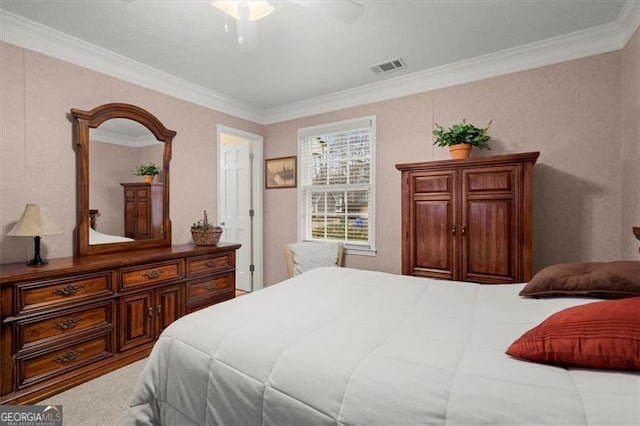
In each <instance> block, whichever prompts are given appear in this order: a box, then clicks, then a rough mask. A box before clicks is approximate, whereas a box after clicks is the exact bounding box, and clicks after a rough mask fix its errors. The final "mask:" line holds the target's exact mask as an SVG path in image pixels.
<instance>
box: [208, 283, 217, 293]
mask: <svg viewBox="0 0 640 426" xmlns="http://www.w3.org/2000/svg"><path fill="white" fill-rule="evenodd" d="M215 289H216V285H215V284H214V283H207V290H209V291H211V290H215Z"/></svg>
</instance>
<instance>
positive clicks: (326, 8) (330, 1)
mask: <svg viewBox="0 0 640 426" xmlns="http://www.w3.org/2000/svg"><path fill="white" fill-rule="evenodd" d="M289 1H290V2H292V3H296V4H299V5H300V6H304V7H306V8H307V9H310V10H313V11H316V12H319V13H323V14H325V15H329V16H332V17H334V18H336V19H339V20H340V21H343V22H346V23H347V24H354V23H355V22H356V21H357V20H358V19H359V18H360V16H362V12H364V5H361V4H360V3H356V2H355V1H351V0H325V1H309V0H307V1H304V0H289Z"/></svg>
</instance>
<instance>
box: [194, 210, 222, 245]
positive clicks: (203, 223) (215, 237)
mask: <svg viewBox="0 0 640 426" xmlns="http://www.w3.org/2000/svg"><path fill="white" fill-rule="evenodd" d="M221 235H222V228H221V227H219V226H216V225H213V224H211V223H210V222H209V219H208V218H207V211H206V210H205V211H204V217H203V219H200V220H198V221H197V222H194V224H193V225H191V236H192V237H193V242H194V244H195V245H197V246H215V245H216V244H218V241H220V236H221Z"/></svg>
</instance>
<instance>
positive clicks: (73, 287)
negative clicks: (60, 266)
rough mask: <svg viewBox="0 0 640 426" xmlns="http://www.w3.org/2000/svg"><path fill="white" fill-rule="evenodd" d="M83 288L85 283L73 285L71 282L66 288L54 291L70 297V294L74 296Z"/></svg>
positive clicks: (59, 294)
mask: <svg viewBox="0 0 640 426" xmlns="http://www.w3.org/2000/svg"><path fill="white" fill-rule="evenodd" d="M81 288H84V286H83V285H71V284H69V285H68V286H66V287H65V288H59V289H57V290H56V291H54V292H53V293H54V294H57V295H58V296H63V297H68V296H73V295H74V294H76V292H77V291H78V290H80V289H81Z"/></svg>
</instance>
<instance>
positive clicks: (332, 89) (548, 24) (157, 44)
mask: <svg viewBox="0 0 640 426" xmlns="http://www.w3.org/2000/svg"><path fill="white" fill-rule="evenodd" d="M271 3H272V4H274V5H275V11H274V12H273V13H272V14H270V15H269V16H267V17H266V18H264V19H262V20H260V21H258V22H257V46H253V45H251V43H249V46H246V45H245V46H241V45H238V44H237V42H236V39H235V21H233V19H231V20H230V31H229V32H228V33H225V31H224V23H225V16H224V13H222V12H221V11H220V10H218V9H216V8H214V7H213V6H212V5H211V2H210V1H194V0H191V1H160V0H157V1H144V0H137V1H136V0H133V1H132V0H129V1H124V0H105V1H98V0H93V1H71V0H57V1H25V0H22V1H14V0H1V4H0V7H1V9H0V12H1V13H2V15H1V16H0V17H1V18H2V21H1V22H0V23H1V24H2V32H1V34H2V40H4V41H7V42H10V43H14V44H18V45H22V46H23V47H26V48H29V49H33V50H36V51H40V52H43V53H46V54H49V55H52V56H56V57H60V58H61V59H64V60H68V61H70V62H74V63H79V64H81V65H83V66H87V67H89V68H93V69H97V70H100V71H102V72H105V73H108V74H112V75H115V76H117V77H119V78H124V79H127V80H129V81H132V82H135V83H138V84H142V85H145V86H147V87H151V88H153V89H155V90H159V91H162V92H165V93H171V94H173V95H175V96H178V97H182V98H185V99H189V100H191V101H194V102H196V103H200V104H204V105H207V106H212V107H215V108H217V109H220V110H223V111H225V112H230V113H233V114H236V115H239V116H241V117H244V118H248V119H251V120H254V121H257V122H262V123H265V122H273V121H279V120H283V119H287V118H293V117H296V116H301V115H306V114H310V113H317V112H321V111H326V110H331V109H336V108H340V107H345V106H351V105H353V104H358V103H364V102H370V101H375V100H379V99H384V98H388V97H394V96H400V95H403V94H408V93H412V92H416V91H421V90H425V89H429V88H434V87H438V86H443V85H448V84H456V83H459V82H464V81H470V80H473V79H477V78H486V77H490V76H493V75H499V74H501V73H505V72H512V71H515V70H518V69H526V68H528V67H534V66H540V65H546V64H549V63H554V62H559V61H562V60H567V59H573V58H577V57H581V56H586V55H590V54H596V53H602V52H606V51H611V50H616V49H619V48H621V47H622V46H623V45H624V43H625V42H626V40H628V38H629V37H630V36H631V35H632V34H633V32H634V31H635V29H636V28H637V27H638V22H639V21H640V18H639V16H640V12H639V10H640V6H639V4H640V3H639V2H638V1H637V0H627V1H625V0H589V1H588V0H555V1H554V0H511V1H509V0H499V1H498V0H465V1H455V0H448V1H443V0H441V1H435V0H434V1H360V0H359V1H358V3H360V4H362V5H364V12H363V13H362V15H361V16H360V18H359V19H358V20H357V21H356V22H355V23H352V24H349V23H345V22H343V21H341V20H340V19H336V18H335V17H333V16H331V15H329V14H326V13H320V12H317V11H313V10H312V9H310V8H308V7H304V6H303V5H300V4H299V3H300V2H291V1H284V0H283V1H272V2H271ZM325 3H326V2H325ZM34 34H35V35H34ZM38 37H39V38H38ZM397 57H401V58H403V59H404V60H405V62H406V63H407V68H406V69H404V70H399V71H394V72H391V73H387V74H382V75H379V74H375V73H374V72H372V71H371V69H370V68H371V66H372V65H374V64H376V63H379V62H384V61H386V60H389V59H393V58H397ZM145 74H146V77H145Z"/></svg>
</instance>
